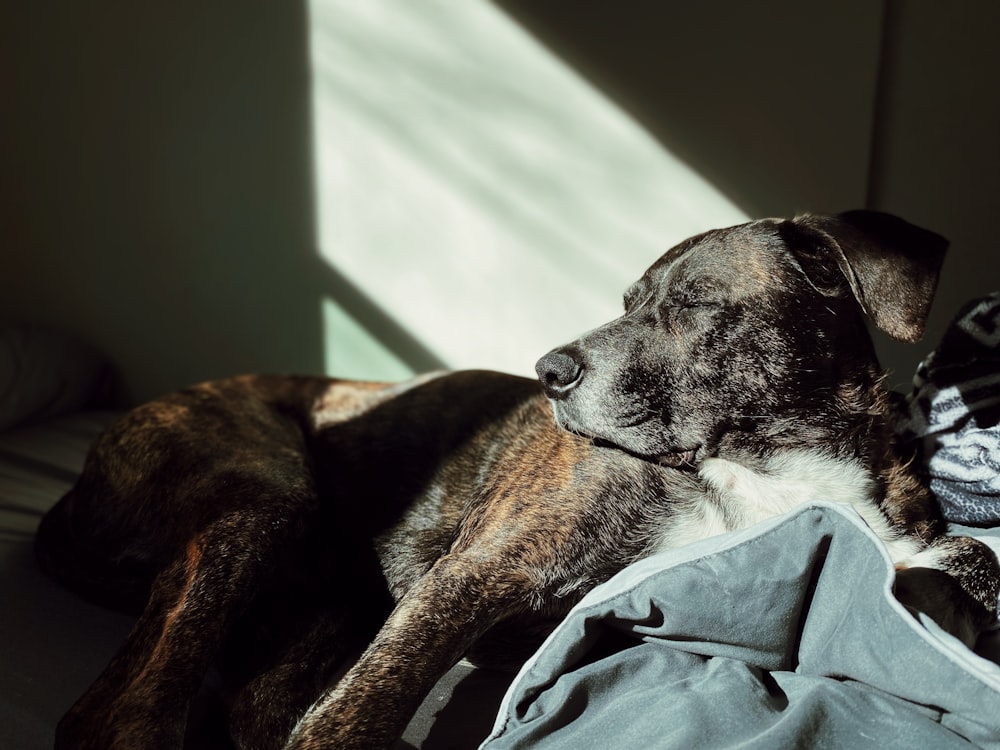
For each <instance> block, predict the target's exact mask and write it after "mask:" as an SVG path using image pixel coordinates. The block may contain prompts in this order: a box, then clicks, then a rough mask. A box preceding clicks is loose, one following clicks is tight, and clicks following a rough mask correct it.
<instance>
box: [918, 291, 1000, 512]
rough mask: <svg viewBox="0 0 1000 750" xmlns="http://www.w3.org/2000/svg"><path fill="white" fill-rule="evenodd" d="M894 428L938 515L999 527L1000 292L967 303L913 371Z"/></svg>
mask: <svg viewBox="0 0 1000 750" xmlns="http://www.w3.org/2000/svg"><path fill="white" fill-rule="evenodd" d="M899 431H900V433H901V434H902V436H903V437H904V438H909V439H915V440H919V441H920V444H921V448H922V457H923V462H924V465H925V467H926V470H927V473H928V475H929V477H930V487H931V490H932V491H933V492H934V494H935V495H936V496H937V498H938V501H939V502H940V504H941V510H942V513H943V514H944V517H945V518H947V519H948V520H949V521H952V522H955V523H964V524H971V525H976V526H996V525H1000V292H994V293H993V294H991V295H988V296H986V297H983V298H981V299H976V300H972V301H971V302H969V303H967V304H966V305H965V306H964V307H963V308H962V309H961V310H960V311H959V313H958V314H957V315H956V316H955V319H954V320H953V321H952V322H951V324H950V325H949V327H948V329H947V330H946V331H945V334H944V337H943V338H942V339H941V343H940V344H939V345H938V347H937V348H936V349H935V350H934V351H933V352H932V353H931V354H930V356H928V357H927V358H926V359H925V360H924V361H923V362H922V363H921V364H920V366H919V367H918V368H917V372H916V374H915V375H914V378H913V391H912V392H911V393H910V394H909V395H908V397H907V408H906V414H905V416H904V419H903V421H902V423H901V424H900V427H899Z"/></svg>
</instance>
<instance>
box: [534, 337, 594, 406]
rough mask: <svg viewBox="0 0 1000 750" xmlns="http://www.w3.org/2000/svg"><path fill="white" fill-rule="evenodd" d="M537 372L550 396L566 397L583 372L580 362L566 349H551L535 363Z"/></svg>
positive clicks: (547, 394)
mask: <svg viewBox="0 0 1000 750" xmlns="http://www.w3.org/2000/svg"><path fill="white" fill-rule="evenodd" d="M535 372H537V373H538V379H539V380H540V381H542V387H543V388H544V389H545V395H546V396H548V397H549V398H565V397H566V395H567V394H568V393H569V392H570V391H571V390H573V389H574V388H576V386H577V383H579V382H580V376H581V375H582V374H583V367H582V366H581V365H580V363H579V362H578V361H577V360H576V359H575V358H574V357H572V356H571V355H570V354H568V353H567V352H566V351H565V350H564V349H556V350H555V351H551V352H549V353H548V354H546V355H545V356H544V357H542V358H541V359H540V360H538V362H537V363H535Z"/></svg>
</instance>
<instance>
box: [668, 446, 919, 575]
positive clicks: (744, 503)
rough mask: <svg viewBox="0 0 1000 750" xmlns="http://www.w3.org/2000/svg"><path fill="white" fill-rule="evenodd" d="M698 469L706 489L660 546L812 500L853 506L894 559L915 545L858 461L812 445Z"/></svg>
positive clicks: (743, 523) (709, 461)
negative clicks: (752, 461) (893, 521)
mask: <svg viewBox="0 0 1000 750" xmlns="http://www.w3.org/2000/svg"><path fill="white" fill-rule="evenodd" d="M698 473H699V475H700V476H701V478H702V480H703V481H704V482H705V484H706V485H707V486H708V489H709V492H708V493H706V495H705V497H704V498H703V499H701V500H699V501H697V503H696V504H695V507H690V508H688V509H687V511H688V512H685V513H683V514H682V516H683V518H681V519H678V523H677V524H676V525H674V526H672V527H671V528H670V529H669V530H668V531H667V533H666V534H665V536H664V540H663V544H664V546H665V547H667V546H669V547H676V546H680V545H682V544H687V543H690V542H693V541H696V540H698V539H704V538H707V537H710V536H715V535H716V534H721V533H724V532H727V531H734V530H736V529H742V528H746V527H748V526H751V525H753V524H755V523H758V522H759V521H763V520H765V519H767V518H771V517H773V516H777V515H781V514H782V513H787V512H788V511H790V510H792V509H794V508H796V507H797V506H800V505H802V504H804V503H808V502H811V501H815V500H825V501H827V502H832V503H844V504H847V505H850V506H852V507H853V508H854V509H855V510H856V511H857V512H858V513H859V514H860V515H861V517H862V518H863V519H864V520H865V522H866V523H867V524H868V526H869V527H871V529H872V531H874V532H875V534H876V535H877V536H878V537H879V538H880V539H882V541H883V542H884V543H885V545H886V547H887V548H888V550H889V555H890V557H891V558H892V559H893V561H895V562H898V561H900V560H905V559H907V558H909V557H910V556H911V555H913V554H914V553H916V552H917V550H918V549H919V545H918V544H917V543H916V542H915V541H914V540H912V539H909V538H907V537H902V536H900V535H899V534H898V533H897V532H896V531H895V530H894V529H892V527H891V526H890V525H889V523H888V521H887V519H886V518H885V516H883V515H882V513H881V512H880V511H879V509H878V507H877V506H876V504H875V500H874V498H873V490H874V482H873V480H872V477H871V475H870V473H869V472H868V471H867V470H866V469H865V468H864V467H863V466H862V465H861V464H859V463H858V462H856V461H851V460H846V459H839V458H834V457H832V456H826V455H823V454H821V453H817V452H812V451H788V452H783V453H780V454H777V455H775V456H773V457H772V458H771V459H769V460H768V461H767V463H766V464H765V465H764V467H763V468H761V469H756V470H755V469H751V468H748V467H747V466H744V465H742V464H739V463H736V462H734V461H730V460H727V459H723V458H707V459H705V460H704V461H703V462H702V463H701V465H700V466H699V468H698Z"/></svg>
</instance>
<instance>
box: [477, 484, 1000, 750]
mask: <svg viewBox="0 0 1000 750" xmlns="http://www.w3.org/2000/svg"><path fill="white" fill-rule="evenodd" d="M893 575H894V574H893V567H892V564H891V562H890V560H889V558H888V556H887V555H886V553H885V551H884V547H883V546H882V545H881V543H880V542H878V540H877V539H876V538H875V537H874V535H873V534H872V533H871V531H870V530H869V529H868V528H867V526H865V524H864V523H863V521H862V520H861V519H860V517H859V516H857V514H856V513H855V512H854V511H853V510H852V509H850V508H848V507H846V506H836V505H830V504H825V503H817V504H815V505H810V506H805V507H803V508H801V509H799V510H796V511H794V512H792V513H791V514H788V515H786V516H782V517H779V518H776V519H772V520H771V521H768V522H765V523H763V524H759V525H757V526H755V527H753V528H751V529H748V530H745V531H740V532H735V533H733V534H727V535H724V536H721V537H716V538H713V539H709V540H705V541H704V542H699V543H697V544H694V545H690V546H688V547H685V548H682V549H679V550H673V551H670V552H665V553H661V554H658V555H655V556H653V557H651V558H648V559H646V560H643V561H640V562H638V563H635V564H633V565H631V566H629V567H628V568H626V569H625V570H624V571H622V572H621V573H620V574H619V575H618V576H616V577H614V578H613V579H612V580H611V581H609V582H608V583H606V584H604V585H602V586H600V587H598V588H597V589H595V590H594V591H592V592H591V593H590V594H589V595H588V596H587V597H585V598H584V600H583V601H582V602H581V603H580V604H579V605H578V606H577V607H576V608H575V609H574V610H573V611H572V612H571V613H570V615H569V616H568V617H567V618H566V619H565V620H564V621H563V623H562V624H561V625H560V626H559V627H558V628H557V629H556V631H555V632H554V633H553V634H552V636H551V637H550V638H549V640H548V641H547V642H546V643H545V645H543V646H542V648H541V649H540V650H539V651H538V652H537V653H536V654H535V655H534V657H532V659H531V660H530V661H529V662H528V663H527V664H526V665H525V667H524V668H523V669H522V670H521V672H520V674H519V675H518V676H517V678H516V679H515V680H514V682H513V683H512V685H511V688H510V690H509V691H508V693H507V696H506V697H505V699H504V702H503V705H502V706H501V710H500V714H499V716H498V717H497V722H496V725H495V728H494V731H493V733H492V734H491V735H490V737H489V738H488V739H487V740H486V741H485V742H484V743H483V745H482V746H481V748H482V750H506V749H510V750H513V749H514V748H532V750H557V749H560V748H565V749H566V750H580V749H581V748H602V750H611V749H613V748H622V749H624V748H629V750H632V749H634V748H684V750H691V749H692V748H735V747H744V748H746V747H751V748H756V747H763V748H793V747H808V748H821V747H829V748H873V750H874V749H875V748H878V749H879V750H883V749H884V748H907V750H911V749H912V748H960V747H962V748H967V747H976V746H978V747H990V748H1000V666H998V665H997V664H995V663H993V662H991V661H988V660H986V659H983V658H981V657H979V656H977V655H976V654H974V653H973V652H972V651H970V650H968V649H967V648H965V646H963V645H962V644H961V643H959V642H958V641H957V640H956V639H954V638H952V637H951V636H949V635H947V634H945V633H944V632H942V631H941V630H940V629H939V628H937V626H936V625H935V624H934V623H933V622H931V621H929V620H927V619H926V618H922V619H920V620H918V619H917V617H915V616H913V615H912V614H910V613H909V612H908V611H907V610H906V609H905V608H904V607H903V606H902V605H901V604H899V602H898V601H897V600H896V599H895V598H894V597H893V596H892V593H891V585H892V580H893Z"/></svg>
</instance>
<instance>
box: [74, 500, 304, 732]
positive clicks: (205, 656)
mask: <svg viewBox="0 0 1000 750" xmlns="http://www.w3.org/2000/svg"><path fill="white" fill-rule="evenodd" d="M259 500H260V498H255V501H258V502H254V504H253V505H254V512H252V513H248V512H245V509H244V512H241V511H239V510H237V511H233V512H229V513H224V514H222V515H220V516H218V517H217V518H215V519H214V520H212V521H211V522H209V523H206V524H205V525H204V526H203V527H202V529H201V530H200V531H199V532H198V533H197V534H195V535H194V536H193V537H192V538H191V539H190V540H189V541H188V543H187V545H186V547H185V548H184V549H183V551H182V552H181V554H180V555H179V556H177V558H176V559H175V560H174V561H173V562H172V563H170V564H169V565H167V566H166V567H165V568H164V569H163V570H162V571H161V572H160V573H159V574H158V575H157V576H156V578H155V579H154V581H153V585H152V590H151V593H150V598H149V602H148V604H147V606H146V608H145V610H144V611H143V613H142V615H141V616H140V618H139V620H138V621H137V622H136V625H135V627H134V628H133V630H132V632H131V634H130V635H129V637H128V639H127V640H126V642H125V644H124V645H123V646H122V648H121V649H120V650H119V652H118V654H117V655H116V656H115V658H114V659H113V660H112V662H111V663H110V664H109V665H108V667H107V668H106V669H105V671H104V672H103V673H102V674H101V676H100V677H99V678H98V679H97V681H96V682H95V683H94V684H93V685H92V686H91V687H90V689H89V690H88V691H87V692H86V693H85V694H84V695H83V696H82V697H81V698H80V700H78V701H77V703H76V704H75V705H74V706H73V707H72V708H71V709H70V711H69V712H68V713H67V714H66V716H64V717H63V719H62V721H60V723H59V726H58V728H57V731H56V747H57V748H60V749H62V748H94V749H95V750H96V749H97V748H143V749H144V750H146V749H156V748H164V749H165V748H179V747H180V746H181V744H182V741H183V736H184V731H185V725H186V720H187V711H188V706H189V702H190V700H191V697H192V696H193V694H194V693H195V691H196V690H197V689H198V686H199V685H200V683H201V680H202V679H203V677H204V675H205V673H206V671H207V670H208V667H209V665H210V664H211V662H212V660H213V658H214V657H215V655H216V652H217V651H218V649H219V646H220V644H221V643H222V641H223V640H224V639H225V637H226V635H227V633H228V631H229V629H230V627H231V626H232V624H233V622H234V621H235V620H236V618H237V617H238V616H239V614H240V613H241V612H242V611H243V610H244V609H245V607H246V606H247V604H248V603H249V602H250V600H251V599H252V598H253V596H254V594H255V592H256V591H257V590H258V588H259V586H260V584H261V581H262V580H264V579H265V578H266V576H267V575H268V573H269V571H270V570H271V569H272V567H273V566H274V564H275V562H276V560H277V559H278V558H279V555H280V551H281V548H282V546H283V545H285V544H287V543H288V540H289V531H290V530H291V527H292V526H294V525H295V524H294V520H295V514H293V513H290V512H289V510H288V509H289V508H291V507H297V508H301V507H302V506H301V503H300V502H299V501H297V500H296V501H295V502H291V503H289V502H282V501H281V500H275V499H274V498H271V500H272V502H259ZM282 509H284V510H282Z"/></svg>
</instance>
